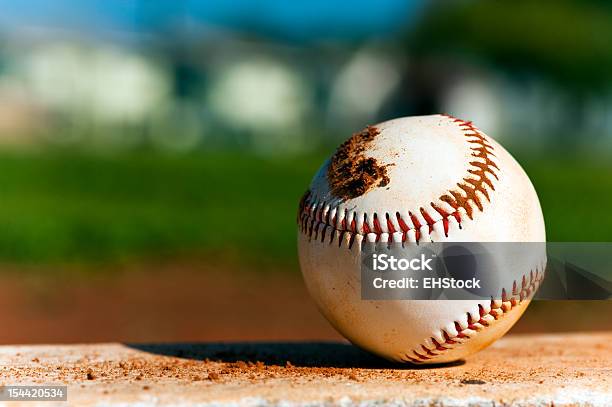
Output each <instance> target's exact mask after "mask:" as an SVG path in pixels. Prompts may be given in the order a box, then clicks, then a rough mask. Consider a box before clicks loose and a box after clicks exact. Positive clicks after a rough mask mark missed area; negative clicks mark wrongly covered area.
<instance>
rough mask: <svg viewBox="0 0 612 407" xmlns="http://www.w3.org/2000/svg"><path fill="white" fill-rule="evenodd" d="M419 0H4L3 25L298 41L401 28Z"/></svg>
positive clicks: (360, 36) (384, 32) (0, 4)
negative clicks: (212, 31)
mask: <svg viewBox="0 0 612 407" xmlns="http://www.w3.org/2000/svg"><path fill="white" fill-rule="evenodd" d="M422 3H423V2H422V1H417V0H380V1H376V2H372V1H367V0H354V1H348V0H341V1H327V0H312V1H295V2H293V1H282V0H237V1H231V2H224V1H194V0H182V1H180V0H179V1H172V2H159V1H146V0H131V1H125V0H106V1H104V0H92V1H86V2H83V1H78V0H58V1H48V0H26V1H20V2H14V1H6V0H3V1H0V8H1V9H2V15H1V16H0V23H2V24H3V25H12V26H13V27H15V26H23V25H26V26H27V25H34V26H48V27H59V28H62V29H65V28H71V29H76V30H78V31H85V32H98V33H100V32H104V31H114V30H122V31H127V32H135V33H153V34H162V35H163V34H164V33H168V32H175V31H179V32H183V33H189V31H191V30H196V31H197V29H198V28H202V27H205V26H213V27H221V28H223V29H225V30H236V31H242V32H252V33H257V34H264V35H270V36H273V37H277V38H285V39H289V40H298V41H313V40H323V39H341V40H345V39H365V38H369V37H371V36H373V35H374V36H379V35H389V34H394V33H397V32H398V31H401V30H402V29H403V28H404V27H405V24H406V22H407V18H408V17H409V16H411V15H413V14H414V12H415V11H416V10H417V9H419V8H420V7H421V6H422Z"/></svg>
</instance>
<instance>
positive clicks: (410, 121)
mask: <svg viewBox="0 0 612 407" xmlns="http://www.w3.org/2000/svg"><path fill="white" fill-rule="evenodd" d="M298 223H299V231H298V249H299V258H300V266H301V270H302V274H303V276H304V280H305V282H306V286H307V288H308V291H309V292H310V294H311V296H312V297H313V299H314V300H315V302H316V304H317V306H318V307H319V309H320V310H321V312H322V313H323V315H324V316H325V317H326V318H327V319H328V320H329V322H330V323H331V324H332V325H333V326H334V327H335V328H336V329H337V330H338V331H339V332H340V333H341V334H342V335H344V336H345V337H346V338H347V339H348V340H349V341H351V342H352V343H353V344H355V345H357V346H359V347H361V348H363V349H366V350H368V351H370V352H372V353H375V354H377V355H379V356H382V357H384V358H387V359H389V360H393V361H398V362H409V363H444V362H452V361H455V360H458V359H462V358H465V357H467V356H469V355H470V354H473V353H475V352H477V351H479V350H480V349H483V348H484V347H486V346H488V345H489V344H491V343H493V342H494V341H495V340H496V339H498V338H500V337H501V336H503V335H504V334H505V333H506V332H507V331H508V330H509V329H510V328H511V327H512V325H513V324H514V323H515V322H516V321H517V320H518V319H519V318H520V316H521V315H522V313H523V312H524V311H525V309H526V307H527V306H528V304H529V302H530V299H531V298H532V296H533V293H534V292H535V290H536V289H537V286H538V284H539V281H540V280H541V276H542V275H543V272H544V267H545V258H544V257H545V256H544V255H543V256H542V257H541V258H537V259H534V258H531V257H528V256H526V258H521V257H520V256H518V257H517V256H514V257H509V256H506V257H504V256H503V255H500V258H499V259H497V263H495V264H498V265H499V266H500V267H505V266H506V265H509V264H511V265H512V267H513V269H514V270H518V275H519V276H522V277H518V278H515V279H514V280H513V281H514V283H508V284H510V286H509V287H507V289H505V290H504V292H503V294H502V295H501V297H500V299H491V300H482V299H474V300H454V301H451V300H384V301H383V300H363V299H362V297H361V286H360V284H361V281H360V280H361V275H360V253H361V250H362V244H363V243H364V242H367V241H382V242H403V243H404V244H407V245H410V244H415V245H416V244H419V243H421V242H544V241H545V231H544V219H543V216H542V211H541V208H540V203H539V201H538V197H537V195H536V192H535V190H534V188H533V185H532V184H531V182H530V180H529V178H528V176H527V175H526V174H525V172H524V171H523V169H522V168H521V167H520V165H519V164H518V163H517V162H516V161H515V160H514V159H513V158H512V156H510V154H509V153H508V152H507V151H506V150H505V149H504V148H503V147H502V146H500V145H499V144H498V143H497V142H495V140H493V139H491V138H490V137H488V136H487V135H485V134H484V133H483V132H482V131H480V130H479V129H478V128H476V127H475V126H474V125H473V124H472V123H471V122H469V121H465V120H461V119H457V118H454V117H451V116H448V115H431V116H419V117H404V118H399V119H395V120H390V121H386V122H383V123H380V124H377V125H374V126H369V127H367V128H366V129H364V130H362V131H361V132H358V133H355V134H353V135H352V137H351V138H349V139H348V140H347V141H346V142H345V143H343V144H342V145H341V146H340V147H339V148H338V149H337V151H336V152H335V154H334V155H333V156H332V157H331V158H330V159H329V160H327V161H326V162H325V163H324V164H323V166H322V167H321V168H320V170H319V171H318V173H317V174H316V175H315V177H314V179H313V180H312V183H311V185H310V187H309V189H308V191H307V192H306V194H305V195H304V197H303V198H302V201H301V203H300V209H299V216H298Z"/></svg>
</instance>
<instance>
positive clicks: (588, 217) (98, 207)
mask: <svg viewBox="0 0 612 407" xmlns="http://www.w3.org/2000/svg"><path fill="white" fill-rule="evenodd" d="M330 151H331V149H330ZM325 155H326V154H324V153H317V154H309V155H303V156H291V157H280V156H276V157H260V156H255V155H251V154H248V153H244V152H243V153H240V152H232V153H230V152H215V153H198V154H196V153H194V154H189V155H178V154H164V153H160V152H154V151H142V152H129V153H120V154H107V155H95V154H92V153H86V152H79V151H41V152H6V151H5V152H0V261H2V262H17V263H22V262H25V263H67V262H79V263H88V262H101V261H102V262H106V261H124V260H130V259H135V258H151V257H153V258H155V257H173V256H200V255H202V256H205V255H210V254H215V253H216V254H219V255H223V254H225V255H230V256H232V257H235V258H238V259H240V261H242V260H244V261H258V260H262V259H265V261H273V262H274V261H281V262H284V261H294V259H295V255H296V248H295V236H296V224H295V219H296V210H297V203H298V200H299V198H300V196H301V194H302V193H303V192H304V190H305V189H306V187H307V185H308V183H309V181H310V179H311V177H312V176H313V174H314V173H315V171H316V170H317V168H318V166H319V165H320V163H321V162H322V161H323V159H324V157H325ZM543 157H546V158H543ZM587 157H588V156H587V155H585V156H581V155H580V154H574V155H571V156H569V155H563V154H560V153H559V154H548V155H545V156H544V155H529V154H522V155H520V156H519V157H518V158H519V161H520V162H521V163H522V164H523V165H524V167H525V169H526V171H527V172H528V174H529V175H530V176H531V178H532V180H533V182H534V184H535V185H536V189H537V191H538V194H539V196H540V199H541V202H542V206H543V209H544V214H545V218H546V223H547V233H548V239H549V240H557V241H606V240H610V238H611V235H612V232H610V231H611V230H612V216H611V215H610V208H612V162H611V161H610V160H608V161H605V160H592V159H587Z"/></svg>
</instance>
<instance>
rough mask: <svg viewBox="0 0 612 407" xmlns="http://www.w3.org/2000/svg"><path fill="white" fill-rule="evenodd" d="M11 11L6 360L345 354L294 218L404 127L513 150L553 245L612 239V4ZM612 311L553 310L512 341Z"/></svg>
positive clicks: (595, 325)
mask: <svg viewBox="0 0 612 407" xmlns="http://www.w3.org/2000/svg"><path fill="white" fill-rule="evenodd" d="M0 9H1V10H2V12H1V13H0V264H1V266H0V308H1V309H2V310H3V311H2V313H0V323H1V324H2V326H3V329H2V330H0V342H2V343H14V342H22V343H26V342H83V341H104V340H122V341H162V340H171V341H185V340H243V339H314V338H317V339H321V338H327V339H330V338H339V337H338V336H337V334H336V333H335V332H334V331H333V330H332V329H331V328H330V327H329V326H328V325H327V323H326V322H325V321H324V320H323V319H322V317H320V316H319V314H318V312H317V311H316V309H315V307H314V306H313V304H312V302H311V301H310V299H309V298H308V296H307V294H306V292H305V290H304V287H303V284H302V282H301V277H300V274H299V268H298V265H297V260H296V248H295V244H296V243H295V235H296V223H295V217H296V216H295V215H296V210H297V202H298V200H299V197H300V195H301V194H302V193H303V191H304V190H305V189H306V187H307V185H308V183H309V181H310V178H311V177H312V176H313V175H314V172H315V171H316V169H317V168H318V167H319V166H320V164H321V163H322V162H323V160H324V159H325V157H327V156H328V155H330V154H331V153H332V152H333V151H334V148H335V146H337V145H338V144H339V143H340V142H341V141H343V140H344V139H346V138H347V137H348V136H349V135H350V134H351V133H352V132H354V131H357V130H359V129H361V128H363V127H364V126H366V125H368V124H374V123H376V122H379V121H382V120H386V119H390V118H394V117H398V116H406V115H418V114H432V113H439V112H445V113H450V114H452V115H454V116H458V117H461V118H464V119H468V120H473V121H474V122H475V123H476V125H477V126H478V127H480V128H481V129H483V130H484V131H485V132H487V133H488V134H489V135H491V136H493V137H495V138H496V139H497V140H498V141H500V142H501V143H502V144H503V145H505V146H506V147H507V148H508V149H509V150H510V151H511V153H512V154H513V155H515V157H516V158H517V159H518V160H519V162H520V163H521V164H522V165H523V166H524V168H525V169H526V170H527V172H528V174H529V175H530V177H531V178H532V180H533V182H534V184H535V186H536V189H537V191H538V193H539V196H540V199H541V202H542V206H543V209H544V214H545V218H546V223H547V233H548V238H549V240H551V241H609V240H610V238H611V236H612V232H611V230H612V215H610V209H611V208H612V159H611V158H612V47H611V46H610V43H611V40H612V4H610V3H609V2H606V1H602V0H589V1H579V0H556V1H553V0H546V1H540V2H532V1H523V0H516V1H513V2H487V1H470V0H455V1H425V0H379V1H377V2H368V1H362V0H352V1H345V0H339V1H334V2H331V1H322V0H321V1H320V0H311V1H308V2H300V1H297V2H285V1H281V0H236V1H232V2H215V1H205V2H198V1H193V0H177V1H173V2H159V1H158V2H153V1H145V0H91V1H87V2H82V1H77V0H56V1H44V0H22V1H19V2H14V1H13V2H11V1H6V0H0ZM611 312H612V307H611V306H610V304H609V302H608V303H587V302H582V303H568V302H563V303H545V302H541V303H536V304H534V305H532V306H531V308H530V310H529V311H528V313H527V315H526V316H525V317H524V318H523V319H522V320H521V321H520V322H519V324H518V325H517V327H516V328H515V330H514V331H515V332H528V331H559V330H590V329H612V320H611V319H610V318H607V319H604V321H603V322H602V321H601V319H602V318H601V316H602V315H610V313H611ZM568 321H572V322H571V323H568Z"/></svg>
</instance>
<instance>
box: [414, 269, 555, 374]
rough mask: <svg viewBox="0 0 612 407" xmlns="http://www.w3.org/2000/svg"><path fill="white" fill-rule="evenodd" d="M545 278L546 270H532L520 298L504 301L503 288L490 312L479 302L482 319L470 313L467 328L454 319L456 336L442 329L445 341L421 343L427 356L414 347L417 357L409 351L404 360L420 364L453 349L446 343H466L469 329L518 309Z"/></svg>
mask: <svg viewBox="0 0 612 407" xmlns="http://www.w3.org/2000/svg"><path fill="white" fill-rule="evenodd" d="M527 278H529V282H527ZM543 278H544V272H542V273H540V272H539V270H537V269H536V270H535V273H534V271H533V270H531V271H530V272H529V275H528V276H527V275H524V276H523V277H522V279H521V290H520V291H519V292H518V293H517V294H516V295H519V296H520V298H516V296H513V297H512V298H505V301H504V296H505V295H506V290H502V301H499V300H494V299H491V310H490V311H489V312H486V311H485V309H484V307H483V306H482V305H481V304H478V312H479V314H480V319H479V320H478V321H477V322H474V321H473V318H472V316H471V315H470V314H469V313H468V314H467V322H468V324H467V328H465V329H463V328H461V324H460V322H459V321H454V325H455V330H457V335H456V336H451V335H449V334H448V332H446V331H445V330H443V329H441V330H440V332H441V333H442V337H443V338H444V342H443V343H440V342H439V341H438V340H436V338H434V337H431V338H429V339H430V341H431V343H432V344H433V348H428V347H427V346H426V344H425V341H423V343H421V345H420V348H421V349H422V350H424V351H426V352H425V353H426V354H427V356H425V355H423V354H421V353H419V352H417V351H416V350H414V349H413V350H412V351H411V353H412V354H414V355H416V356H417V357H416V358H415V357H413V356H411V354H410V352H409V353H407V354H405V355H403V359H404V361H406V362H411V363H415V364H420V363H423V362H426V361H430V360H432V359H435V358H436V357H438V356H441V355H443V354H444V352H446V351H448V350H450V349H453V348H447V347H445V346H443V345H444V344H447V345H456V344H464V343H465V342H466V341H468V340H469V339H470V338H471V337H470V334H471V332H467V331H476V332H479V331H482V330H484V329H486V328H487V327H489V326H490V325H491V324H490V323H489V322H488V321H487V320H486V318H487V317H492V318H493V319H494V320H498V319H499V318H501V317H502V316H504V315H506V314H507V313H508V312H510V311H512V310H513V309H516V307H517V306H518V305H520V304H521V302H523V300H524V299H525V298H529V297H530V296H531V293H533V292H535V291H536V289H537V288H538V286H539V285H540V283H541V282H542V279H543ZM513 286H517V283H516V281H514V282H513ZM457 339H458V340H457ZM434 351H437V353H434Z"/></svg>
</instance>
